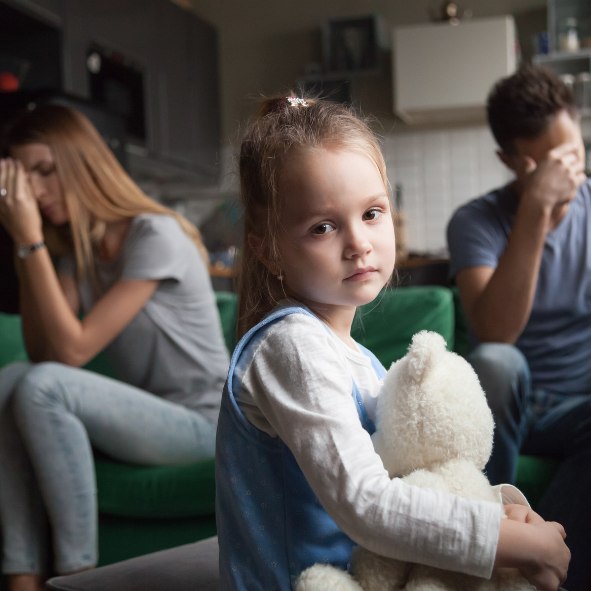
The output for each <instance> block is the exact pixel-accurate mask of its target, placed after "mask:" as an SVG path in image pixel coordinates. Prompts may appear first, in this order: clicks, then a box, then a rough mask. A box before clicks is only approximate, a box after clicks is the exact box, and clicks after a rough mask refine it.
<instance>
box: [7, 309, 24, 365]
mask: <svg viewBox="0 0 591 591" xmlns="http://www.w3.org/2000/svg"><path fill="white" fill-rule="evenodd" d="M28 360H29V356H28V355H27V350H26V349H25V340H24V338H23V323H22V320H21V317H20V315H18V314H4V313H2V312H0V367H4V366H5V365H8V364H9V363H15V362H16V361H28Z"/></svg>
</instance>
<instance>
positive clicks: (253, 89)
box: [177, 0, 545, 254]
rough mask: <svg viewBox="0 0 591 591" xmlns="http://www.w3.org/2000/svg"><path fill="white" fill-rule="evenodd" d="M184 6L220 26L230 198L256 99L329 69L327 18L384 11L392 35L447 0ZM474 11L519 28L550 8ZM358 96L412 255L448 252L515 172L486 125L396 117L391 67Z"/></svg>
mask: <svg viewBox="0 0 591 591" xmlns="http://www.w3.org/2000/svg"><path fill="white" fill-rule="evenodd" d="M177 1H178V2H180V3H182V4H184V5H185V6H186V7H191V6H192V8H193V10H195V11H196V12H197V13H198V14H199V15H200V16H202V17H203V18H205V19H206V20H209V21H210V22H211V23H213V24H214V25H215V26H216V27H217V28H218V33H219V43H220V46H219V52H220V79H221V98H222V137H223V140H224V144H225V145H224V148H223V151H222V154H221V157H222V159H223V163H222V169H223V170H224V171H225V174H224V176H223V179H222V189H223V191H224V192H226V193H229V194H231V193H233V192H235V191H236V190H237V175H236V164H235V157H234V152H235V148H236V146H237V145H238V143H239V138H240V131H241V129H242V128H243V127H244V124H245V122H246V121H247V119H248V117H250V116H251V115H252V114H253V112H254V110H255V109H256V105H257V101H258V98H259V97H260V96H261V95H268V94H274V93H278V92H281V91H282V90H284V89H286V88H289V87H290V86H292V85H293V83H294V81H295V80H296V79H297V78H298V77H300V76H302V75H303V73H304V68H305V65H306V64H307V63H310V62H321V60H322V55H321V34H320V30H321V26H322V23H323V22H324V21H325V20H327V19H329V18H341V17H343V18H345V17H350V16H357V15H363V14H370V13H377V14H379V15H381V16H382V17H383V18H384V20H385V22H386V25H387V28H388V30H389V29H391V27H393V26H396V25H405V24H413V23H420V22H426V21H427V20H428V9H429V7H433V6H439V5H440V4H441V2H440V1H439V0H361V1H360V0H322V1H321V2H319V1H318V0H298V2H277V0H249V2H244V1H240V0H227V1H225V2H219V0H177ZM466 4H468V5H469V6H470V8H472V10H473V16H474V18H478V17H486V16H494V15H502V14H515V15H517V17H518V18H517V22H518V23H519V22H520V21H521V22H522V23H523V22H529V21H531V18H529V15H528V17H524V16H523V13H524V12H526V11H528V10H532V9H539V8H540V7H543V6H544V5H545V2H544V0H471V1H470V2H467V3H466ZM538 17H539V12H538V13H537V14H536V18H538ZM538 20H539V19H538ZM528 34H529V33H528ZM526 39H527V34H526ZM526 42H527V41H526ZM524 45H525V43H524ZM524 49H526V51H527V50H529V47H526V48H524ZM524 53H525V52H524ZM356 90H357V92H356V94H357V97H358V99H359V104H360V106H361V108H362V109H363V110H364V112H366V113H371V114H372V115H374V116H376V117H377V118H378V122H379V125H378V132H379V133H380V134H381V135H382V136H383V137H384V143H383V146H384V154H385V157H386V161H387V164H388V175H389V178H390V182H391V184H392V186H394V185H395V183H397V182H398V183H401V185H402V187H403V192H404V202H403V207H404V214H405V217H406V229H407V232H406V234H407V244H408V247H409V249H410V250H412V251H415V252H422V253H432V254H435V253H442V252H443V251H444V249H445V244H446V240H445V228H446V226H447V222H448V220H449V218H450V216H451V214H452V213H453V211H454V210H455V209H456V208H457V207H458V206H459V205H461V204H462V203H465V202H466V201H468V200H470V199H472V198H474V197H476V196H478V195H480V194H482V193H484V192H486V191H489V190H490V189H492V188H494V187H497V186H500V185H503V184H505V183H506V182H507V181H508V180H509V179H510V173H509V171H508V170H507V169H506V168H505V167H504V166H503V165H502V164H501V163H500V162H499V161H498V159H497V156H496V153H495V150H496V147H495V143H494V140H493V139H492V136H491V135H490V132H489V131H488V128H487V127H486V125H485V124H484V122H481V123H480V124H477V125H471V126H463V127H455V128H451V127H447V128H439V129H436V128H433V127H431V128H427V129H426V128H423V129H420V128H412V127H408V126H407V125H405V124H404V123H402V122H401V121H399V120H396V119H395V117H394V115H393V111H392V80H391V75H390V69H389V65H388V64H386V66H385V68H384V72H383V73H382V74H381V75H380V76H378V77H374V78H367V79H364V80H360V81H358V82H357V89H356Z"/></svg>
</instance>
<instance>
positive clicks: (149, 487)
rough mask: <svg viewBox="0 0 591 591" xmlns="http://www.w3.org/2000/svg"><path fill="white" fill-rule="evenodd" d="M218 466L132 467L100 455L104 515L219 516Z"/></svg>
mask: <svg viewBox="0 0 591 591" xmlns="http://www.w3.org/2000/svg"><path fill="white" fill-rule="evenodd" d="M214 466H215V462H214V459H213V458H211V459H207V460H202V461H200V462H195V463H194V464H186V465H183V466H132V465H129V464H122V463H119V462H116V461H115V460H111V459H110V458H106V457H105V456H103V455H99V454H97V456H96V457H95V469H96V479H97V488H98V505H99V511H100V512H101V513H106V514H108V515H119V516H124V517H136V518H137V517H154V518H162V517H187V516H199V515H212V514H213V513H214V512H215V468H214Z"/></svg>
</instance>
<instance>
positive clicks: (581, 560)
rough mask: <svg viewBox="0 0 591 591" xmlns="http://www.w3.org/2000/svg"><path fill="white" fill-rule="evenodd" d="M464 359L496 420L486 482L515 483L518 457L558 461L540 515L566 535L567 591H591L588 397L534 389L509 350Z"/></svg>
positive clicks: (495, 347) (486, 347) (490, 349)
mask: <svg viewBox="0 0 591 591" xmlns="http://www.w3.org/2000/svg"><path fill="white" fill-rule="evenodd" d="M468 360H469V361H470V363H471V364H472V366H473V367H474V369H475V371H476V373H477V374H478V378H479V379H480V383H481V385H482V388H483V389H484V391H485V392H486V396H487V399H488V403H489V405H490V407H491V409H492V412H493V415H494V418H495V436H494V446H493V453H492V456H491V458H490V460H489V462H488V464H487V466H486V473H487V475H488V478H489V480H490V482H491V484H500V483H503V482H506V483H511V484H513V483H514V482H515V474H516V471H517V457H518V455H519V453H524V454H529V455H536V456H545V457H552V458H556V459H559V460H561V464H560V467H559V469H558V473H557V474H556V477H555V478H554V480H553V482H552V483H551V485H550V487H549V488H548V490H547V491H546V493H545V495H544V497H543V498H542V500H541V502H540V505H539V507H538V513H539V514H540V515H541V516H542V517H543V518H544V519H546V520H547V521H557V522H558V523H561V524H562V525H563V526H564V529H565V530H566V533H567V538H566V540H565V541H566V544H567V545H568V547H569V549H570V551H571V554H572V558H571V563H570V567H569V573H568V579H567V581H566V583H565V585H564V586H565V588H566V589H568V590H569V591H583V590H588V589H591V396H590V395H587V394H585V395H581V394H573V395H564V394H562V395H560V394H553V393H550V392H545V391H542V390H536V389H534V388H532V383H531V376H530V372H529V368H528V365H527V362H526V360H525V357H524V356H523V354H522V353H521V351H519V349H517V348H516V347H513V346H512V345H506V344H501V343H485V344H481V345H479V346H478V347H477V348H476V349H475V350H474V351H473V353H471V355H470V356H469V357H468ZM589 362H590V363H591V359H590V360H589Z"/></svg>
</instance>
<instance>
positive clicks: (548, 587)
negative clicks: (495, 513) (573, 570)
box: [495, 505, 570, 591]
mask: <svg viewBox="0 0 591 591" xmlns="http://www.w3.org/2000/svg"><path fill="white" fill-rule="evenodd" d="M505 512H506V513H507V517H508V518H509V519H503V520H501V530H500V532H499V543H498V545H497V555H496V559H495V566H501V567H515V568H518V569H519V570H520V571H521V572H522V573H523V575H524V576H525V578H526V579H527V580H528V581H529V582H530V583H531V584H532V585H535V586H536V587H537V588H538V589H539V590H540V591H555V590H556V588H557V587H558V586H559V585H560V584H561V583H563V582H564V581H565V579H566V571H567V568H568V563H569V561H570V552H569V550H568V548H567V547H566V545H565V543H564V541H563V540H564V538H565V537H566V534H565V532H564V528H563V527H562V526H561V525H560V524H559V523H555V522H546V521H544V520H543V519H542V518H541V517H540V516H539V515H538V514H537V513H535V512H534V511H532V510H531V509H527V508H526V507H523V506H522V505H506V506H505Z"/></svg>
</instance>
